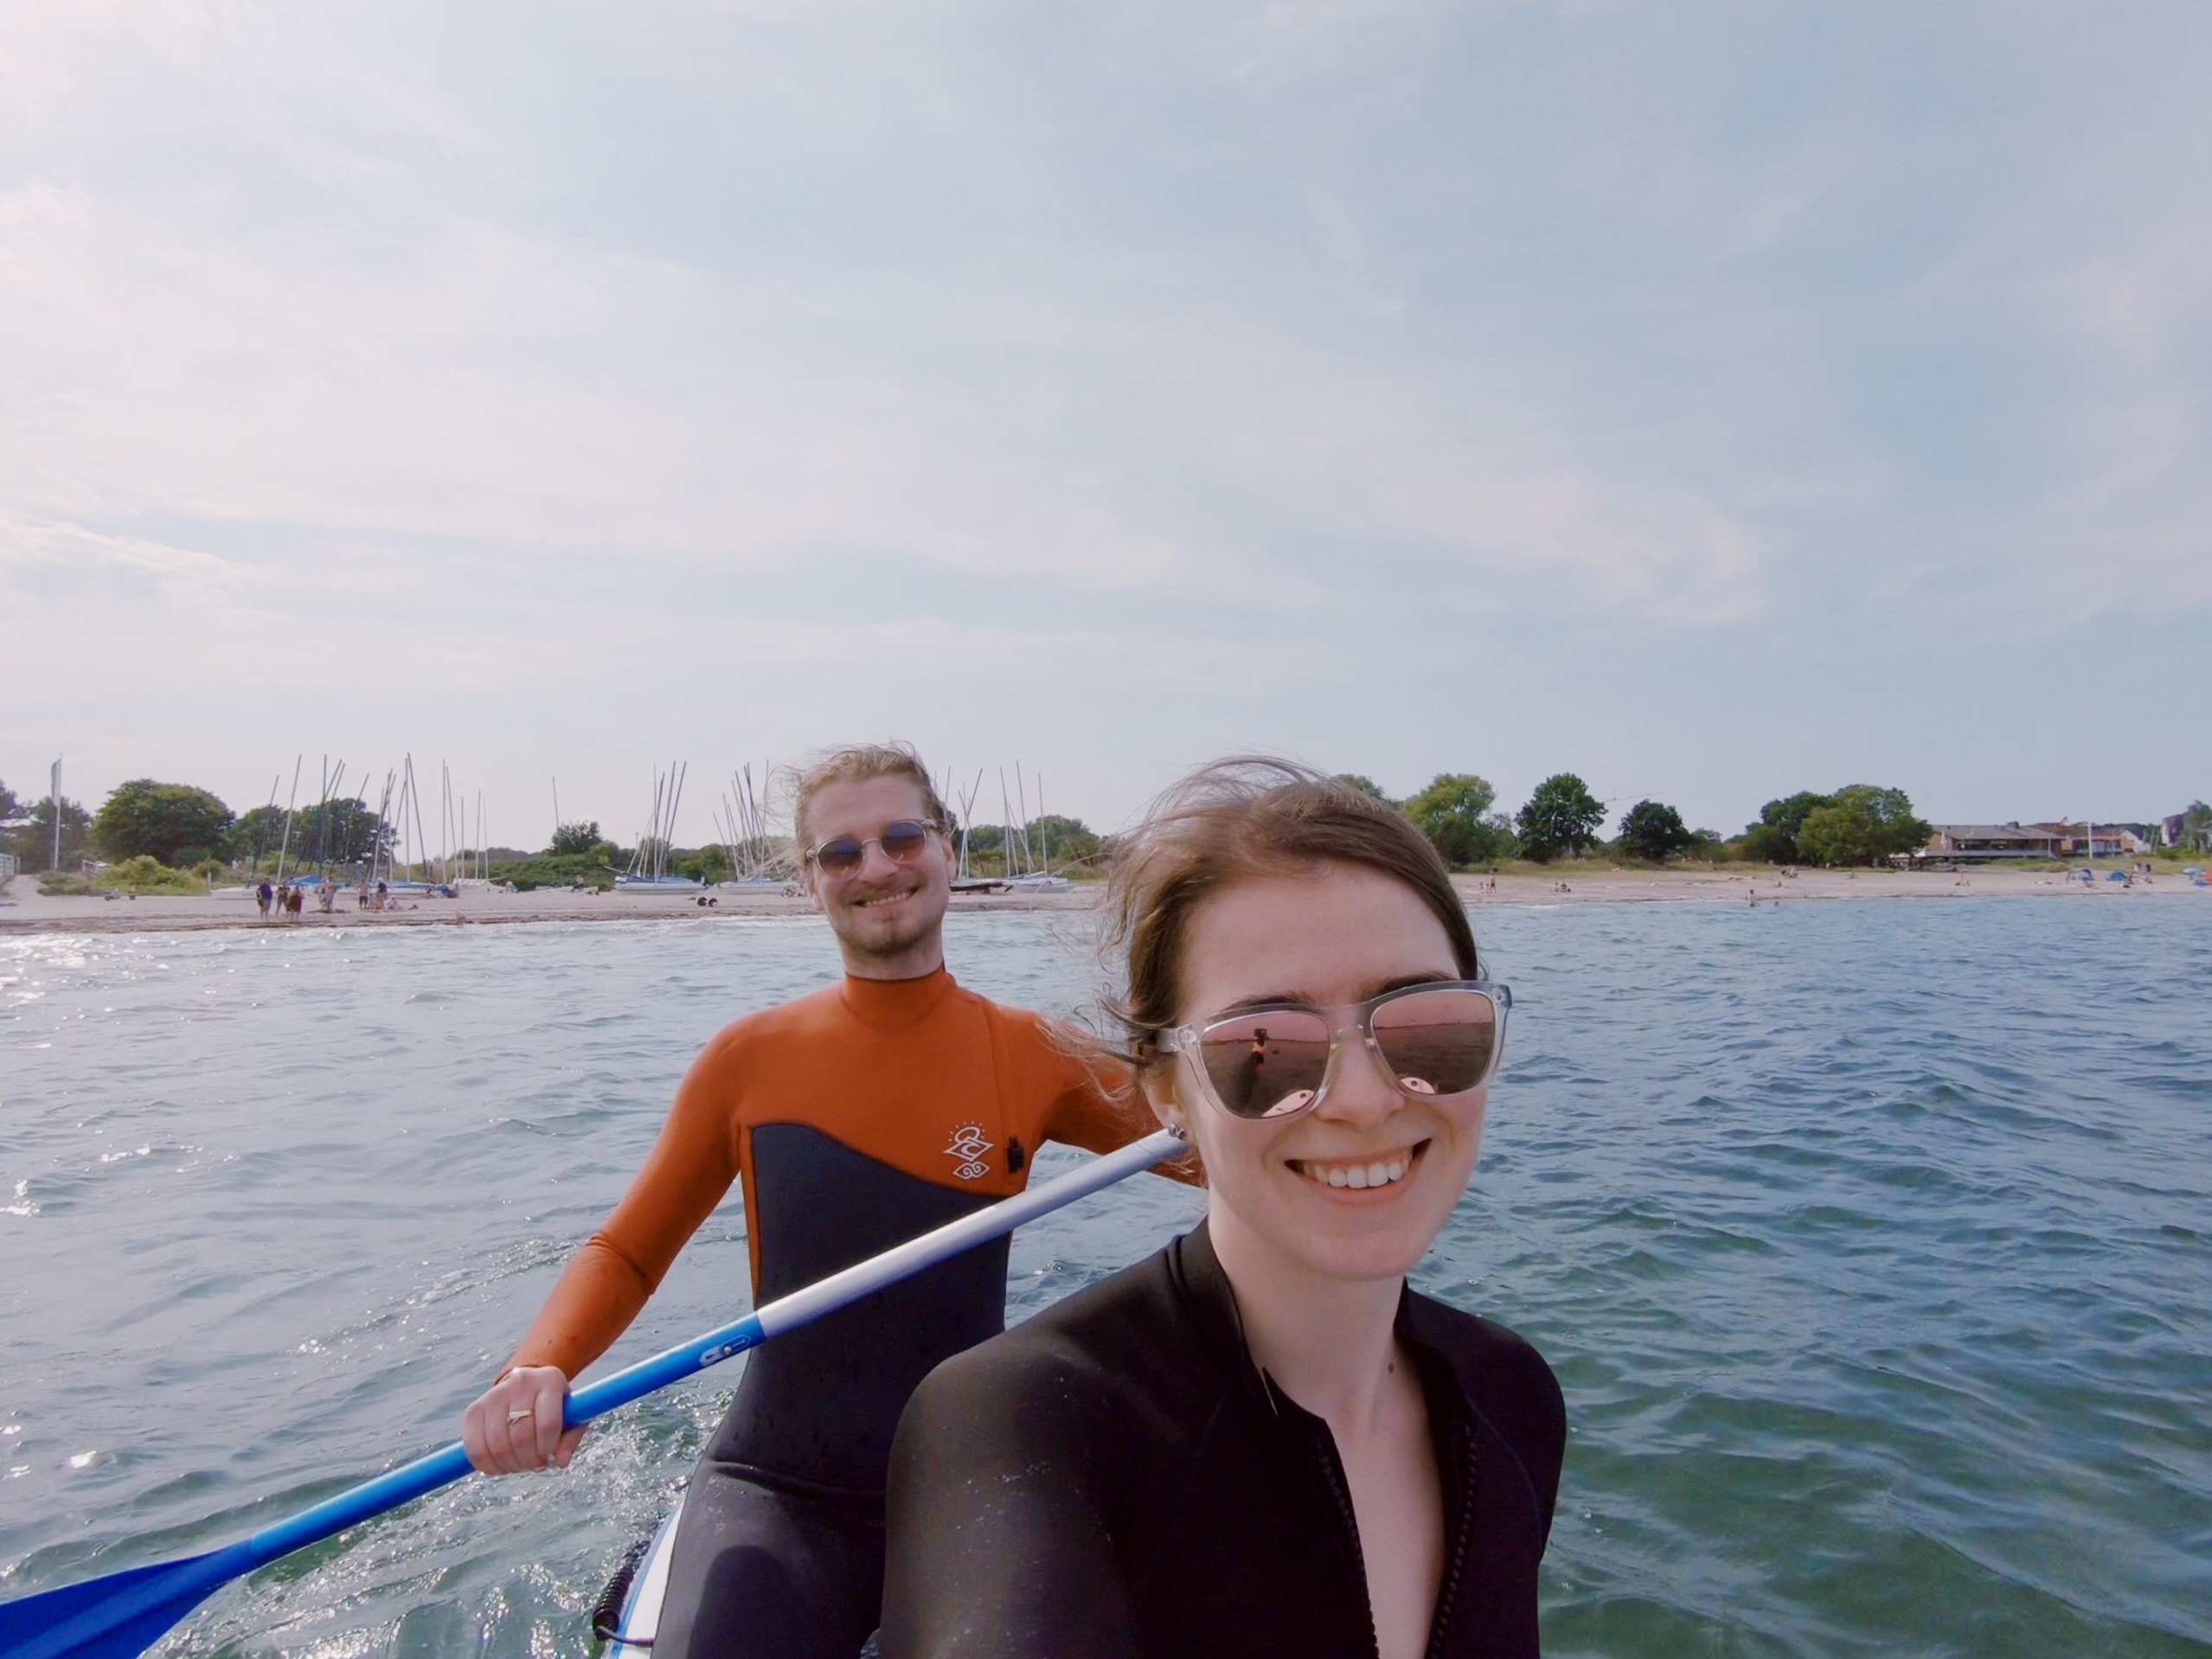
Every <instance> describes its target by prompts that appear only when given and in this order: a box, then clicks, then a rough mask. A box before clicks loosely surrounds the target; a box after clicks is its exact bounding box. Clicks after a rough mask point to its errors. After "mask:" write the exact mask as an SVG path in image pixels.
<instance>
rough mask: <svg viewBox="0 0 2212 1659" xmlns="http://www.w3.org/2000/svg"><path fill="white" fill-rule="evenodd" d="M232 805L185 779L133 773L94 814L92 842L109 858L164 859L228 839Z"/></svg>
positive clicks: (213, 845) (171, 860) (215, 844)
mask: <svg viewBox="0 0 2212 1659" xmlns="http://www.w3.org/2000/svg"><path fill="white" fill-rule="evenodd" d="M231 823H232V819H231V816H230V809H229V808H228V807H227V806H225V805H224V804H222V803H221V801H219V800H217V799H216V798H215V797H214V796H213V795H210V794H208V791H206V790H204V789H195V788H193V787H192V785H189V784H157V783H156V782H155V781H154V780H153V779H152V778H131V780H130V781H129V782H128V783H124V784H118V785H116V786H115V792H114V793H113V794H112V795H110V796H109V797H107V799H106V801H104V802H102V803H101V804H100V809H99V811H98V812H97V813H95V814H94V815H93V844H94V845H95V846H97V847H98V848H99V849H100V851H101V852H102V853H103V854H105V855H106V856H108V857H109V858H112V859H125V858H136V857H138V856H139V855H142V854H143V855H145V856H147V857H150V858H158V859H159V860H161V862H163V863H164V864H168V863H172V862H175V860H176V855H178V854H180V853H182V852H184V851H186V850H188V849H202V850H204V849H208V848H210V847H221V846H223V845H224V844H226V842H228V839H229V836H230V827H231Z"/></svg>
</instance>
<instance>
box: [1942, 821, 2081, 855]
mask: <svg viewBox="0 0 2212 1659" xmlns="http://www.w3.org/2000/svg"><path fill="white" fill-rule="evenodd" d="M1920 856H1921V857H1922V858H1948V859H1956V860H1958V861H1959V862H1975V863H1981V862H1987V861H1988V860H1990V859H1992V858H2062V857H2064V856H2066V855H2065V854H2063V853H2061V852H2060V851H2059V849H2058V837H2057V836H2055V835H2054V834H2053V833H2052V832H2051V831H2050V830H2049V829H2045V828H2044V827H2043V826H2042V825H2041V824H2033V823H2031V824H2027V825H2024V826H2023V825H2021V824H2017V823H1939V824H1937V825H1936V826H1935V834H1934V835H1933V836H1930V837H1929V839H1928V844H1927V847H1926V848H1925V849H1923V850H1922V851H1921V853H1920Z"/></svg>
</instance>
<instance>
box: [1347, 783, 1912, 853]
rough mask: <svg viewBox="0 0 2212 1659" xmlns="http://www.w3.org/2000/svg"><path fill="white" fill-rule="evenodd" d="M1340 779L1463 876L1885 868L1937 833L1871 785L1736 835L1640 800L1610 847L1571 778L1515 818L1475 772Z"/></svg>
mask: <svg viewBox="0 0 2212 1659" xmlns="http://www.w3.org/2000/svg"><path fill="white" fill-rule="evenodd" d="M1337 779H1338V781H1339V782H1341V783H1345V784H1349V785H1351V786H1352V787H1353V788H1354V789H1356V790H1360V791H1362V792H1364V793H1366V794H1368V795H1371V796H1373V797H1375V799H1376V800H1378V801H1382V802H1385V803H1387V804H1389V805H1391V806H1395V807H1396V808H1397V809H1398V810H1400V811H1401V812H1403V813H1404V814H1405V815H1406V816H1407V817H1409V818H1411V819H1412V820H1413V821H1414V823H1415V824H1416V825H1417V826H1419V828H1420V831H1421V833H1422V834H1423V835H1425V836H1427V837H1428V839H1429V842H1430V844H1431V845H1432V846H1433V847H1434V848H1435V849H1436V850H1437V851H1438V852H1439V853H1440V854H1441V855H1443V857H1444V860H1445V862H1446V863H1448V864H1450V865H1452V867H1453V868H1457V869H1466V868H1472V867H1474V866H1477V865H1495V864H1498V863H1502V862H1506V861H1507V860H1510V859H1516V858H1519V859H1527V860H1529V861H1530V862H1535V863H1538V864H1548V863H1550V862H1553V861H1554V860H1555V859H1559V858H1582V857H1586V856H1587V855H1589V854H1591V853H1593V852H1596V851H1600V850H1603V851H1606V852H1608V853H1610V854H1612V855H1614V856H1615V857H1619V858H1628V859H1633V860H1636V861H1637V862H1641V863H1646V864H1664V863H1665V862H1668V861H1669V860H1670V859H1676V858H1705V859H1715V860H1718V859H1723V858H1726V859H1742V860H1748V861H1751V862H1759V863H1772V864H1828V865H1845V864H1882V863H1886V862H1888V860H1889V858H1890V857H1891V855H1894V854H1897V853H1908V852H1917V851H1919V850H1920V849H1921V848H1923V847H1925V846H1927V843H1928V840H1929V838H1930V837H1931V836H1933V834H1934V831H1933V829H1930V828H1929V827H1928V825H1927V824H1926V823H1923V822H1922V821H1921V820H1920V818H1918V817H1915V816H1914V812H1913V803H1912V801H1911V799H1910V797H1907V795H1906V793H1905V791H1903V790H1901V789H1884V788H1879V787H1877V786H1875V785H1871V784H1850V785H1845V786H1844V787H1843V788H1842V789H1839V790H1837V791H1834V792H1832V793H1831V794H1826V795H1823V794H1818V793H1815V792H1813V791H1800V792H1799V793H1798V794H1795V795H1791V796H1787V797H1784V798H1783V799H1780V800H1775V801H1769V802H1767V803H1766V805H1765V806H1764V807H1762V808H1761V809H1760V815H1759V820H1758V822H1757V823H1750V824H1747V825H1746V826H1745V827H1744V832H1743V834H1742V835H1741V836H1734V837H1729V836H1723V835H1722V834H1721V832H1720V831H1718V830H1716V829H1690V828H1689V826H1688V825H1687V824H1685V823H1683V817H1682V814H1681V812H1680V811H1679V810H1677V809H1676V808H1674V807H1672V806H1670V805H1668V804H1666V803H1665V802H1664V801H1653V800H1643V801H1638V802H1637V803H1636V804H1635V805H1633V806H1632V807H1630V808H1629V809H1628V810H1626V811H1625V812H1624V813H1622V814H1621V817H1620V825H1619V829H1618V830H1617V831H1616V832H1615V833H1614V835H1613V838H1612V839H1611V840H1610V841H1607V840H1606V839H1605V838H1604V837H1603V836H1601V835H1600V829H1601V827H1602V826H1603V825H1604V823H1605V821H1606V808H1605V804H1604V803H1603V802H1601V801H1600V800H1599V799H1598V798H1597V797H1596V796H1594V795H1593V794H1592V793H1591V791H1590V787H1589V785H1587V784H1586V783H1584V782H1583V781H1582V779H1581V778H1579V777H1577V776H1576V775H1575V774H1574V773H1573V772H1555V773H1554V774H1553V775H1552V776H1551V777H1549V778H1545V779H1544V780H1543V782H1542V783H1541V784H1538V785H1536V789H1535V791H1533V792H1532V793H1531V794H1530V795H1529V799H1528V802H1527V804H1525V805H1523V807H1522V808H1521V810H1519V811H1518V812H1515V813H1510V814H1508V813H1504V812H1500V811H1497V810H1493V809H1494V808H1495V806H1496V804H1497V791H1496V790H1495V789H1493V788H1492V787H1491V785H1490V783H1489V782H1488V780H1486V779H1484V778H1479V777H1478V776H1476V775H1475V774H1474V773H1473V772H1441V773H1439V774H1438V776H1437V777H1436V778H1435V779H1434V781H1433V782H1432V783H1431V784H1430V785H1428V787H1427V789H1424V790H1422V791H1420V792H1419V793H1418V794H1415V795H1411V796H1408V797H1406V798H1405V799H1404V800H1393V799H1391V797H1389V796H1388V795H1386V794H1384V793H1383V791H1382V790H1381V789H1380V788H1379V787H1377V786H1376V785H1375V782H1374V780H1373V779H1372V778H1365V777H1362V776H1361V775H1360V774H1359V773H1357V772H1340V773H1339V774H1337Z"/></svg>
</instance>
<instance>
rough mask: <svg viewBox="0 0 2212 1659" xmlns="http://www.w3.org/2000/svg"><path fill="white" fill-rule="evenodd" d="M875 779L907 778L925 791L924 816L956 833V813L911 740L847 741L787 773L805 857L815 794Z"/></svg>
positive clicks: (794, 831) (795, 839)
mask: <svg viewBox="0 0 2212 1659" xmlns="http://www.w3.org/2000/svg"><path fill="white" fill-rule="evenodd" d="M869 778H905V779H906V780H907V782H908V783H910V784H912V785H914V787H915V788H916V789H917V790H919V791H920V792H921V808H922V816H923V817H926V818H928V819H930V820H931V821H933V823H936V825H937V826H938V828H939V829H941V830H942V831H943V832H944V833H945V834H946V835H947V836H950V835H951V834H952V814H951V813H949V812H947V811H946V810H945V803H944V802H943V801H941V800H939V798H938V795H937V785H934V784H933V783H931V782H930V781H929V768H928V767H926V766H925V765H922V763H921V756H920V755H919V754H917V753H915V752H914V745H913V744H911V743H900V742H890V743H847V744H844V745H842V746H839V747H837V748H835V749H825V750H824V751H823V752H822V753H820V754H817V755H816V756H815V757H814V758H813V759H811V760H810V761H808V762H807V763H806V765H804V766H801V767H796V768H793V769H792V771H791V772H788V773H787V774H786V781H787V786H788V787H789V789H790V791H791V802H792V813H791V827H792V840H793V842H796V843H797V846H798V852H799V854H800V855H801V856H804V855H805V853H806V850H807V849H808V848H809V847H811V845H812V844H813V841H812V837H811V836H809V834H808V833H807V829H806V809H807V807H808V805H809V804H811V802H812V801H813V799H814V797H816V796H817V795H818V794H820V793H821V792H822V791H824V790H825V789H827V788H828V787H829V786H830V785H832V784H861V783H865V782H867V781H868V779H869Z"/></svg>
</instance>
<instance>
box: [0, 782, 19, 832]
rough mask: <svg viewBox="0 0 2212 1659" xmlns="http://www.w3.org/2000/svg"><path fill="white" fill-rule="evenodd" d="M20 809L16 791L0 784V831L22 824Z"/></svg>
mask: <svg viewBox="0 0 2212 1659" xmlns="http://www.w3.org/2000/svg"><path fill="white" fill-rule="evenodd" d="M22 817H23V813H22V805H21V804H20V803H18V802H17V801H16V791H14V790H12V789H10V788H9V787H8V785H5V784H0V831H5V830H9V829H14V828H15V827H16V825H17V824H18V823H22Z"/></svg>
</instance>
